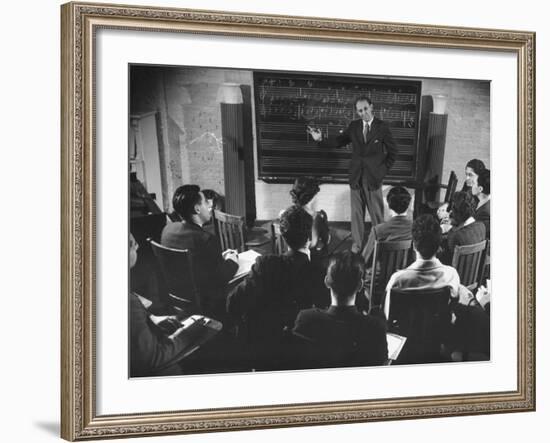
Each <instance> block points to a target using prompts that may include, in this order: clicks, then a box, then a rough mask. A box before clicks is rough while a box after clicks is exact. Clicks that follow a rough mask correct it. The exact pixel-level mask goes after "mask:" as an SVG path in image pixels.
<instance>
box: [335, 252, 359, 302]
mask: <svg viewBox="0 0 550 443" xmlns="http://www.w3.org/2000/svg"><path fill="white" fill-rule="evenodd" d="M364 273H365V263H364V261H363V260H362V259H361V256H360V255H358V254H353V253H352V252H351V251H346V252H341V253H337V254H335V255H333V256H332V257H331V259H330V262H329V265H328V269H327V285H328V286H329V287H330V289H332V291H333V293H334V294H335V295H336V296H337V298H338V299H346V298H349V297H350V296H352V295H353V294H354V293H355V291H357V288H358V286H359V284H360V282H361V281H362V280H363V275H364Z"/></svg>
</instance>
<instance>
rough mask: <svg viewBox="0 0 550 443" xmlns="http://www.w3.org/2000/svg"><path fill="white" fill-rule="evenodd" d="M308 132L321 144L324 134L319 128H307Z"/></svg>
mask: <svg viewBox="0 0 550 443" xmlns="http://www.w3.org/2000/svg"><path fill="white" fill-rule="evenodd" d="M306 130H307V132H308V134H309V135H311V138H312V139H313V140H315V141H316V142H320V141H321V140H322V139H323V133H322V132H321V130H320V129H319V128H312V127H311V126H307V129H306Z"/></svg>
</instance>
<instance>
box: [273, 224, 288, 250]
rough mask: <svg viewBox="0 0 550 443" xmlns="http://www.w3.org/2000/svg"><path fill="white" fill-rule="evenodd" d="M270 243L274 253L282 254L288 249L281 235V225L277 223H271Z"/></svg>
mask: <svg viewBox="0 0 550 443" xmlns="http://www.w3.org/2000/svg"><path fill="white" fill-rule="evenodd" d="M271 245H272V248H273V253H274V254H275V255H283V254H284V253H285V252H287V251H288V245H287V244H286V241H285V239H284V238H283V236H282V235H281V226H280V225H279V223H276V222H274V223H271Z"/></svg>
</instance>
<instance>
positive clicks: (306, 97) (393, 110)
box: [254, 71, 421, 183]
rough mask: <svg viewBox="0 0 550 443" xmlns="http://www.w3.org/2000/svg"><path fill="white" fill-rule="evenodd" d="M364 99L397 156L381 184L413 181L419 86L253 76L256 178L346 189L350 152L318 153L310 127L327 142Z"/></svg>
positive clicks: (383, 80) (320, 77) (316, 76)
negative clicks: (313, 181)
mask: <svg viewBox="0 0 550 443" xmlns="http://www.w3.org/2000/svg"><path fill="white" fill-rule="evenodd" d="M361 95H365V96H367V97H370V98H371V99H372V101H373V102H374V114H375V115H376V116H377V117H379V118H380V119H382V120H384V121H385V122H386V123H387V124H388V125H389V126H390V130H391V132H392V135H393V138H394V139H395V142H396V144H397V148H398V155H397V159H396V162H395V164H394V166H393V168H392V169H391V170H390V172H389V173H388V175H387V176H386V179H385V182H411V181H416V179H417V175H418V166H419V165H418V163H419V162H418V128H419V117H420V97H421V82H420V81H412V80H393V79H387V78H376V77H366V76H346V77H344V76H336V75H327V74H322V75H320V74H296V73H284V72H282V73H281V72H272V71H271V72H261V71H255V72H254V104H255V110H256V140H257V157H258V177H259V178H260V179H261V180H264V181H267V182H279V183H290V182H292V181H294V179H295V178H296V177H298V176H300V175H311V176H315V177H318V178H319V179H320V180H321V181H322V182H323V183H347V181H348V167H349V162H350V158H351V146H346V147H341V148H334V149H332V148H321V147H319V146H318V145H317V143H316V142H314V141H313V139H312V138H311V136H310V135H309V134H307V132H306V126H307V125H311V126H314V127H318V128H320V129H322V131H323V134H325V135H326V134H328V136H329V137H332V136H336V135H337V134H338V132H339V131H341V130H344V129H345V128H347V126H348V124H349V123H350V122H351V121H352V120H353V119H356V118H358V116H357V115H356V113H355V107H354V101H355V99H356V98H357V97H359V96H361Z"/></svg>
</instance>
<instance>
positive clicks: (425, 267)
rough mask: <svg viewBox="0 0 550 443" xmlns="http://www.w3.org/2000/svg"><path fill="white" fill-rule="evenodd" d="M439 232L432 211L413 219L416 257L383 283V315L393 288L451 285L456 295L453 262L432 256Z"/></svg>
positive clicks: (455, 274)
mask: <svg viewBox="0 0 550 443" xmlns="http://www.w3.org/2000/svg"><path fill="white" fill-rule="evenodd" d="M441 235H442V234H441V229H440V227H439V223H438V222H437V220H436V219H435V218H434V217H433V216H432V215H429V214H424V215H421V216H420V217H418V218H417V219H416V220H414V221H413V226H412V240H413V248H414V251H415V253H416V261H415V262H414V263H412V264H411V265H410V266H409V267H408V268H406V269H402V270H401V271H397V272H396V273H395V274H393V275H392V276H391V278H390V281H389V282H388V285H387V286H386V300H385V303H384V313H385V314H386V318H388V315H389V311H390V304H391V296H390V293H391V290H392V288H398V289H407V288H415V289H436V288H442V287H445V286H450V287H451V297H453V298H458V289H459V284H460V278H459V276H458V272H457V271H456V269H455V268H453V267H452V266H446V265H443V264H441V262H440V261H439V260H438V259H437V258H436V257H435V254H436V252H437V250H438V249H439V245H440V243H441Z"/></svg>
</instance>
